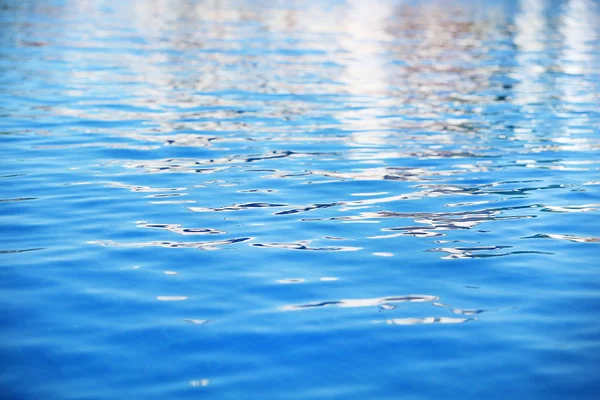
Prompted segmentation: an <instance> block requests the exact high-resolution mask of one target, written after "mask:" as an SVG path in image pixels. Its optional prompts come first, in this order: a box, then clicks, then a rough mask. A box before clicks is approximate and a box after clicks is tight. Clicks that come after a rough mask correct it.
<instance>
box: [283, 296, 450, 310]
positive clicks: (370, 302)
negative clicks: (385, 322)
mask: <svg viewBox="0 0 600 400" xmlns="http://www.w3.org/2000/svg"><path fill="white" fill-rule="evenodd" d="M439 299H440V298H439V297H437V296H431V295H408V296H388V297H379V298H372V299H347V300H335V301H323V302H320V303H308V304H291V305H287V306H283V307H281V308H280V310H282V311H294V310H303V309H310V308H320V307H327V306H336V307H377V306H380V305H382V304H391V303H392V304H393V303H427V302H434V301H437V300H439Z"/></svg>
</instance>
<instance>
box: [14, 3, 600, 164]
mask: <svg viewBox="0 0 600 400" xmlns="http://www.w3.org/2000/svg"><path fill="white" fill-rule="evenodd" d="M28 4H29V7H33V8H37V12H38V14H39V15H40V17H41V18H40V22H39V25H33V26H28V27H27V28H26V29H25V28H23V27H20V26H19V25H18V24H19V22H18V21H16V22H15V23H14V29H13V30H12V31H11V28H10V27H8V28H7V29H8V30H7V31H8V32H9V33H10V32H12V33H13V34H12V35H10V34H9V35H8V36H7V37H10V38H12V39H13V40H16V41H21V42H23V43H24V45H27V42H26V41H25V36H27V40H29V41H30V42H36V41H39V42H40V43H41V47H39V49H40V50H39V51H40V53H41V54H42V55H43V56H44V57H45V60H50V61H51V62H56V63H57V64H58V65H60V64H62V65H65V64H68V65H70V68H68V69H66V70H65V69H60V70H59V69H57V71H50V72H48V77H47V80H48V82H51V81H52V80H53V79H62V78H66V79H68V82H69V85H68V86H69V89H68V91H67V93H66V94H67V95H69V96H71V97H72V98H73V99H76V100H77V101H78V104H79V105H80V106H74V107H73V106H70V107H60V106H57V107H56V108H55V112H56V113H57V114H61V113H62V114H63V115H65V116H72V117H73V116H79V117H86V116H90V114H94V113H95V114H97V116H102V118H104V119H107V120H111V119H117V120H118V119H136V118H138V114H139V112H144V113H147V112H148V111H152V112H153V113H154V114H152V115H153V117H152V118H153V120H152V121H147V122H146V125H147V126H148V127H150V126H151V125H155V126H157V127H158V128H157V129H158V132H171V131H174V130H178V131H189V132H193V131H203V132H220V131H221V132H223V131H228V132H244V133H245V134H248V133H249V132H251V131H252V130H254V129H267V130H272V129H273V126H272V123H271V122H272V121H273V120H275V119H278V118H286V119H287V120H288V121H301V123H300V124H299V125H297V126H296V127H295V126H294V125H293V124H288V125H286V126H285V128H283V127H282V129H281V130H279V131H278V134H279V135H280V136H281V135H283V136H286V135H287V136H290V140H291V139H292V136H293V134H297V133H298V132H297V131H299V130H303V131H306V130H315V129H329V128H336V129H341V130H343V131H346V132H348V135H347V137H346V138H345V143H346V144H347V145H350V146H352V147H356V148H358V149H360V150H358V151H359V152H360V153H361V154H363V155H367V154H368V152H369V151H368V148H369V147H370V146H382V145H386V144H387V145H390V146H395V148H394V149H384V150H383V151H386V152H389V151H392V152H393V151H398V150H399V147H398V146H400V147H402V146H403V145H404V146H407V145H406V143H407V142H406V139H407V138H408V139H411V138H414V137H415V136H414V135H426V136H427V137H430V138H433V137H434V136H432V135H435V137H436V139H435V140H431V141H429V143H427V140H426V141H425V142H423V143H419V142H415V141H414V140H412V141H411V143H410V146H408V147H412V148H408V147H407V148H406V149H405V150H406V151H409V152H410V151H413V150H418V151H423V150H424V149H429V150H436V149H437V150H440V149H441V150H444V149H445V150H448V151H459V149H460V146H463V145H466V144H467V143H468V144H469V145H472V144H475V145H478V146H481V147H482V148H485V147H489V146H494V144H493V143H492V141H493V140H492V138H493V136H494V135H493V133H492V132H493V130H494V129H497V128H499V126H498V125H499V124H506V125H511V126H512V128H511V134H514V137H516V138H517V139H519V140H520V139H523V140H531V139H532V138H535V137H536V133H535V132H533V131H534V130H536V129H538V130H540V129H541V130H544V129H545V127H547V126H548V124H549V123H548V120H549V119H548V118H541V120H543V121H542V122H536V121H537V118H529V119H528V120H527V121H525V122H524V121H519V124H520V126H514V124H513V123H512V122H510V121H509V120H510V119H511V118H512V117H513V116H516V115H518V114H523V113H525V114H531V115H532V116H535V115H537V114H539V113H544V114H548V115H551V116H553V117H554V118H556V119H557V120H558V125H559V126H563V127H564V128H561V132H567V131H569V129H579V128H580V127H579V128H577V126H574V125H582V124H584V123H585V112H586V111H589V110H591V109H594V108H597V107H598V96H597V89H598V88H597V83H595V82H594V81H593V79H592V77H593V75H594V73H595V71H597V68H598V62H599V60H598V56H597V54H599V53H598V51H597V50H598V45H597V37H598V26H599V24H597V23H596V22H597V21H598V15H599V11H598V5H597V3H595V2H593V1H587V0H570V1H566V2H561V3H560V4H558V3H557V2H553V1H546V0H531V1H523V2H521V3H519V7H518V8H516V9H512V8H511V7H509V6H508V5H507V4H508V3H506V4H505V3H502V2H500V3H491V2H490V3H485V4H483V3H473V2H464V3H446V2H436V1H425V2H419V3H418V4H417V3H412V2H404V1H381V2H364V1H334V2H316V1H309V2H307V3H306V2H302V4H300V3H297V2H285V3H281V2H273V3H271V2H266V3H264V4H263V3H259V2H243V1H242V2H237V1H236V2H233V1H216V0H211V1H202V2H197V3H195V2H188V1H145V2H131V3H129V2H121V3H114V4H113V3H111V5H110V7H113V8H112V9H111V8H110V7H109V6H108V5H107V6H98V5H96V4H95V3H91V2H85V1H76V0H71V1H70V2H69V10H70V12H69V13H68V14H64V13H63V14H61V11H60V10H61V9H60V8H53V7H52V6H50V5H45V4H44V3H42V2H31V3H28ZM107 13H110V18H107ZM48 14H50V15H59V16H60V17H61V18H64V21H65V24H66V25H68V26H69V27H70V28H71V29H67V30H63V31H60V32H57V34H56V35H51V36H48V35H45V36H44V37H43V38H42V36H43V34H44V28H45V25H44V23H43V18H42V17H43V16H44V15H48ZM115 32H117V34H115ZM38 39H39V40H38ZM42 39H43V40H42ZM44 42H51V43H52V44H53V46H54V50H55V51H56V53H54V54H46V53H44V47H43V43H44ZM27 68H28V67H27V65H24V66H23V69H24V70H26V69H27ZM83 87H85V91H83V90H82V89H83ZM115 93H120V94H121V95H122V96H124V97H125V98H126V99H128V102H129V104H130V105H131V109H130V110H126V109H125V110H124V109H119V110H108V109H105V108H103V107H102V104H104V103H110V102H111V101H115V100H117V98H116V97H115ZM248 93H252V94H253V95H252V96H247V95H245V94H248ZM255 94H262V95H264V96H256V95H255ZM278 96H279V97H278ZM549 99H550V101H548V100H549ZM558 103H560V104H561V105H560V107H558V108H557V107H555V106H554V105H553V104H558ZM90 104H91V105H96V106H98V107H96V109H95V111H91V109H92V108H93V107H88V106H89V105H90ZM342 104H343V106H342ZM240 106H243V107H245V108H246V109H247V110H261V111H260V112H259V113H254V114H253V116H254V117H255V118H252V119H249V118H247V117H248V115H249V114H248V113H246V114H245V115H244V117H246V121H245V122H244V123H241V122H240V121H239V120H238V119H236V115H233V114H232V115H229V114H228V112H227V111H225V110H224V108H228V107H240ZM136 107H137V108H136ZM201 107H205V109H204V110H206V107H213V110H212V113H211V112H206V111H203V112H201V111H200V108H201ZM247 110H246V111H247ZM242 111H243V110H242ZM573 112H579V113H582V115H581V118H579V119H577V118H575V119H573V118H569V119H568V121H566V120H565V119H564V118H563V119H561V115H563V114H564V113H573ZM561 113H562V114H561ZM569 115H570V116H571V117H573V115H571V114H569ZM144 118H148V114H144ZM265 118H266V120H265ZM216 120H219V121H218V122H216ZM267 121H268V123H267ZM506 121H509V122H506ZM540 124H541V125H540ZM567 125H568V127H567ZM536 126H537V128H536ZM448 131H451V132H453V133H452V135H448V134H447V132H448ZM475 131H476V132H477V135H476V134H475ZM457 132H458V133H459V134H456V133H457ZM143 133H144V132H137V134H138V135H139V134H143ZM146 133H148V131H146ZM545 134H548V132H546V133H545ZM553 134H557V132H554V133H553ZM565 140H567V139H563V141H565ZM569 140H570V139H569ZM380 150H381V149H380ZM365 152H366V153H365ZM367 158H370V157H368V156H367Z"/></svg>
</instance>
